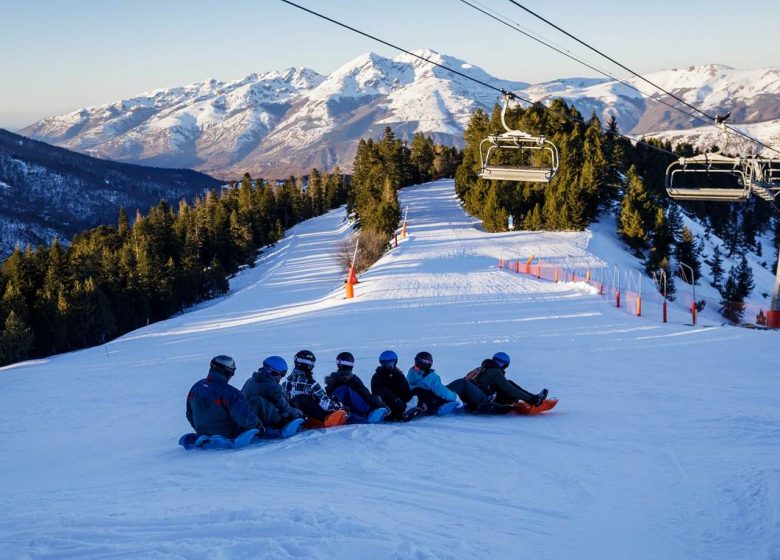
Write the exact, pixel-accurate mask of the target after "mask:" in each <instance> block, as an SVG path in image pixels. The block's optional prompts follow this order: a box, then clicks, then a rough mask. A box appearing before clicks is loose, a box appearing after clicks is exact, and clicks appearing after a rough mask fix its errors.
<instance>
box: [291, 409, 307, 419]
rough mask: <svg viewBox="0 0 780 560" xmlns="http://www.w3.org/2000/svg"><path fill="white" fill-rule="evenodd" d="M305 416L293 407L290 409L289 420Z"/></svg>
mask: <svg viewBox="0 0 780 560" xmlns="http://www.w3.org/2000/svg"><path fill="white" fill-rule="evenodd" d="M305 417H306V415H305V414H304V413H303V412H301V411H300V410H298V409H297V408H295V407H291V408H290V414H289V418H290V420H295V419H296V418H305Z"/></svg>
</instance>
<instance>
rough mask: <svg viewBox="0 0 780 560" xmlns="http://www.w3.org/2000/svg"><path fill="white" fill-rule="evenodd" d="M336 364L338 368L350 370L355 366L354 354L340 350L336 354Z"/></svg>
mask: <svg viewBox="0 0 780 560" xmlns="http://www.w3.org/2000/svg"><path fill="white" fill-rule="evenodd" d="M336 366H337V367H338V368H339V369H346V370H349V371H352V368H353V367H355V356H353V355H352V354H350V353H349V352H342V353H341V354H339V355H338V356H336Z"/></svg>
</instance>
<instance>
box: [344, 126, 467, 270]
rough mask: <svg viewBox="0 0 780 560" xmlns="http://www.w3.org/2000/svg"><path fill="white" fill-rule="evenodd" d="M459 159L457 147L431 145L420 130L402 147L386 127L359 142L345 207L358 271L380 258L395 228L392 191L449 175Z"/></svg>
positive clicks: (395, 201)
mask: <svg viewBox="0 0 780 560" xmlns="http://www.w3.org/2000/svg"><path fill="white" fill-rule="evenodd" d="M461 158H462V155H461V153H460V151H459V150H458V149H457V148H454V147H449V146H442V145H436V144H434V142H433V140H432V139H431V138H430V137H428V136H425V135H423V134H421V133H417V134H415V135H414V136H413V138H412V142H411V144H410V145H407V144H406V143H405V142H403V141H402V140H401V139H399V138H397V137H396V136H395V134H394V133H393V131H392V129H391V128H390V127H387V128H385V131H384V135H383V136H382V138H381V140H379V141H376V142H375V141H374V140H373V139H371V138H369V139H364V140H360V142H359V143H358V148H357V152H356V154H355V163H354V166H353V172H352V185H351V186H352V188H351V190H350V197H349V200H348V203H347V211H348V213H350V214H351V215H352V216H353V217H354V218H355V227H356V228H357V229H358V230H359V235H358V237H359V239H360V252H359V253H358V255H359V261H358V263H357V268H358V270H363V269H365V268H368V267H369V266H370V265H371V264H373V263H374V262H376V260H377V259H379V257H381V256H382V254H383V253H384V251H385V250H386V249H387V246H388V243H389V241H390V239H391V238H392V236H393V234H394V233H395V231H396V229H397V228H398V223H399V220H400V217H401V208H400V206H399V204H398V189H400V188H403V187H406V186H409V185H414V184H417V183H424V182H426V181H430V180H432V179H438V178H441V177H452V176H453V175H454V174H455V170H456V169H457V168H458V165H460V162H461ZM347 252H348V251H347Z"/></svg>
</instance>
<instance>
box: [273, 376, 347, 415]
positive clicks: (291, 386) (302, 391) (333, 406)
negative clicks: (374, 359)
mask: <svg viewBox="0 0 780 560" xmlns="http://www.w3.org/2000/svg"><path fill="white" fill-rule="evenodd" d="M284 391H285V393H287V398H288V399H290V400H292V399H294V398H295V397H297V396H298V395H306V396H307V397H311V398H312V399H314V400H315V401H316V402H317V403H319V405H320V407H321V408H322V409H323V410H327V411H332V410H339V409H341V408H343V406H342V404H341V403H340V402H339V400H338V399H337V398H331V397H328V395H327V394H326V393H325V391H323V390H322V387H320V384H319V383H317V382H316V381H315V380H314V375H312V373H311V372H305V371H303V370H300V369H298V368H295V369H294V370H292V371H291V372H290V374H289V375H288V376H287V379H286V380H285V381H284Z"/></svg>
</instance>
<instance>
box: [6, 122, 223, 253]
mask: <svg viewBox="0 0 780 560" xmlns="http://www.w3.org/2000/svg"><path fill="white" fill-rule="evenodd" d="M219 185H220V182H219V181H217V180H216V179H214V178H212V177H209V176H207V175H204V174H202V173H198V172H195V171H191V170H189V169H159V168H153V167H144V166H138V165H128V164H125V163H118V162H115V161H105V160H100V159H96V158H93V157H89V156H86V155H84V154H78V153H75V152H72V151H70V150H65V149H63V148H57V147H54V146H50V145H48V144H46V143H44V142H38V141H36V140H30V139H29V138H25V137H23V136H19V135H18V134H14V133H12V132H8V131H7V130H2V129H0V258H4V257H5V256H7V255H8V254H10V253H11V252H12V251H13V249H14V247H15V246H16V245H19V246H21V247H22V248H23V247H24V246H25V245H27V244H30V245H33V246H35V245H38V244H48V243H50V242H51V241H53V240H54V238H55V237H58V238H60V239H61V240H63V241H67V240H69V239H70V238H71V236H73V235H74V234H76V233H79V232H81V231H83V230H85V229H89V228H92V227H96V226H98V225H101V224H109V223H116V219H117V216H118V213H119V208H120V207H124V208H125V209H126V210H127V212H128V213H129V214H130V216H131V217H132V216H134V214H135V210H136V209H139V210H141V211H142V212H144V213H146V211H147V210H148V209H149V207H150V206H153V205H155V204H157V203H158V202H160V200H167V201H169V202H172V203H176V202H177V201H178V200H179V199H180V198H186V199H188V200H191V199H192V198H194V197H195V196H196V195H199V194H202V193H203V192H205V191H206V190H207V189H210V188H214V187H217V186H219Z"/></svg>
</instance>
